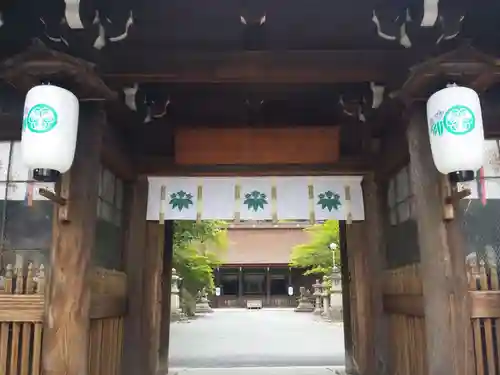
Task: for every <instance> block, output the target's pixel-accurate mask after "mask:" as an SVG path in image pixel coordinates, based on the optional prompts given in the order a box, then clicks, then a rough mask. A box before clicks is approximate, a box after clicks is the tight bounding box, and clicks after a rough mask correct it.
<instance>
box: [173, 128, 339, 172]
mask: <svg viewBox="0 0 500 375" xmlns="http://www.w3.org/2000/svg"><path fill="white" fill-rule="evenodd" d="M339 144H340V131H339V127H314V126H313V127H307V128H305V127H304V128H288V129H287V128H285V129H280V128H275V129H254V128H240V129H179V130H177V131H176V134H175V162H176V163H177V164H178V165H238V164H240V165H241V164H243V165H244V164H248V165H251V164H254V165H259V164H328V163H335V162H336V161H338V159H339V156H340V150H339Z"/></svg>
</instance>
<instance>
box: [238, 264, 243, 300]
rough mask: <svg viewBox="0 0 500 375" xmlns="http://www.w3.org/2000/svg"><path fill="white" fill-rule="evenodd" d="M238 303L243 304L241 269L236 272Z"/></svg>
mask: <svg viewBox="0 0 500 375" xmlns="http://www.w3.org/2000/svg"><path fill="white" fill-rule="evenodd" d="M238 303H239V304H240V305H242V304H243V268H242V267H240V269H239V272H238Z"/></svg>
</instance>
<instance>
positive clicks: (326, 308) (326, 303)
mask: <svg viewBox="0 0 500 375" xmlns="http://www.w3.org/2000/svg"><path fill="white" fill-rule="evenodd" d="M321 289H322V293H321V297H322V299H323V311H322V312H321V316H322V317H323V318H325V319H329V317H330V292H329V290H328V284H327V282H326V278H324V279H323V284H321Z"/></svg>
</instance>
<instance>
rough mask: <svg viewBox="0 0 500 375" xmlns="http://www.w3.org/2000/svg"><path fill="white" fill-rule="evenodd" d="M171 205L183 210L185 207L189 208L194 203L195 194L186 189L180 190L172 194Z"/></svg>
mask: <svg viewBox="0 0 500 375" xmlns="http://www.w3.org/2000/svg"><path fill="white" fill-rule="evenodd" d="M169 204H170V206H171V207H172V210H175V209H177V210H179V212H181V211H182V210H184V209H186V210H187V209H189V208H190V207H191V206H192V205H193V195H192V194H190V193H186V192H185V191H184V190H181V191H178V192H177V193H173V194H170V202H169Z"/></svg>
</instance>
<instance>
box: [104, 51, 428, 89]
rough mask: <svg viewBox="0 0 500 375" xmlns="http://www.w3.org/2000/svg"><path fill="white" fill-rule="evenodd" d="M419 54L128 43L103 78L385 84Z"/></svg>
mask: <svg viewBox="0 0 500 375" xmlns="http://www.w3.org/2000/svg"><path fill="white" fill-rule="evenodd" d="M146 56H150V57H151V58H145V57H146ZM424 56H425V54H424V55H423V54H422V51H418V53H417V51H416V50H414V49H412V50H375V51H372V50H368V51H349V50H340V51H279V52H276V51H245V52H205V51H204V52H178V51H177V52H173V51H164V50H161V49H158V48H156V47H139V46H137V47H134V48H132V47H131V46H128V47H127V48H121V49H119V50H113V51H110V52H109V55H108V56H107V66H104V77H105V79H106V80H107V81H114V82H120V83H135V82H154V83H159V82H168V83H267V84H273V83H280V84H281V83H283V84H311V83H321V84H327V83H342V82H344V83H351V82H369V81H378V82H386V81H394V80H395V79H397V78H399V77H397V74H398V72H399V73H401V74H402V75H404V76H406V74H407V70H408V68H409V67H410V66H411V65H413V64H415V63H416V62H417V61H419V59H422V58H423V57H424ZM403 78H404V77H403Z"/></svg>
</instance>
